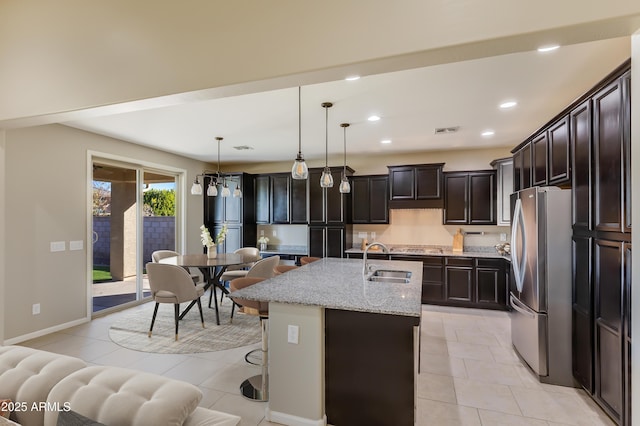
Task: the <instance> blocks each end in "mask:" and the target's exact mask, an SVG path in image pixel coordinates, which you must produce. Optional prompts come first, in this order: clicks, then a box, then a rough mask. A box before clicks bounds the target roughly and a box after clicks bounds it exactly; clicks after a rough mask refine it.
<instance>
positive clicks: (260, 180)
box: [255, 175, 271, 223]
mask: <svg viewBox="0 0 640 426" xmlns="http://www.w3.org/2000/svg"><path fill="white" fill-rule="evenodd" d="M255 181H256V223H269V222H270V221H271V217H270V215H269V198H270V197H269V188H270V186H269V183H270V181H271V179H270V177H269V176H268V175H261V176H256V178H255Z"/></svg>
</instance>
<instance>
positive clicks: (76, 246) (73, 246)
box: [69, 240, 84, 250]
mask: <svg viewBox="0 0 640 426" xmlns="http://www.w3.org/2000/svg"><path fill="white" fill-rule="evenodd" d="M83 248H84V242H83V241H82V240H78V241H69V250H82V249H83Z"/></svg>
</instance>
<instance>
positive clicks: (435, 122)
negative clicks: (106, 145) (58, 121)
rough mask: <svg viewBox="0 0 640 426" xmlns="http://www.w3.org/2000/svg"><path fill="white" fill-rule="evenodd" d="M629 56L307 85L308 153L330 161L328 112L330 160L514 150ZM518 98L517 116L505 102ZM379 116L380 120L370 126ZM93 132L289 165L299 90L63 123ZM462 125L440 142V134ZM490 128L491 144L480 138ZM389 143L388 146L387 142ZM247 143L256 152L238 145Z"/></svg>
mask: <svg viewBox="0 0 640 426" xmlns="http://www.w3.org/2000/svg"><path fill="white" fill-rule="evenodd" d="M629 56H630V39H629V38H628V37H623V38H617V39H609V40H600V41H596V42H590V43H583V44H577V45H571V46H564V47H561V48H560V49H558V50H555V51H553V52H548V53H544V54H543V53H539V52H525V53H515V54H510V55H503V56H496V57H489V58H483V59H478V60H472V61H464V62H457V63H451V64H445V65H438V66H432V67H427V68H420V69H411V70H406V71H400V72H394V73H388V74H379V75H370V76H366V77H363V78H361V79H359V80H357V81H344V80H341V81H334V82H328V83H322V84H314V85H309V86H303V87H302V152H303V154H304V156H305V158H306V159H307V160H319V159H323V158H324V155H325V110H324V109H323V108H322V107H321V103H322V102H325V101H329V102H333V104H334V106H333V107H332V108H330V109H329V110H328V113H329V120H328V128H329V138H328V140H329V155H330V156H331V155H342V149H343V131H342V128H340V126H339V125H340V123H343V122H347V123H350V124H351V126H350V127H349V128H348V129H347V155H356V154H358V153H363V152H366V153H370V154H375V153H379V154H384V153H389V154H390V153H409V152H424V151H428V150H448V149H466V148H484V147H499V146H506V147H513V146H515V145H517V144H518V143H520V142H522V141H523V140H524V139H526V138H527V137H528V136H529V135H530V134H531V133H532V132H534V131H535V130H536V129H538V128H539V127H540V126H542V125H543V124H545V123H546V122H547V121H549V120H550V119H551V118H553V116H555V115H556V114H557V113H559V112H560V111H561V110H562V109H563V108H565V107H566V106H567V105H569V104H570V103H571V102H572V101H573V100H575V99H576V98H577V97H578V96H580V95H581V94H583V93H584V92H586V91H587V90H588V89H589V88H591V87H592V86H593V85H594V84H595V83H597V82H598V81H599V80H600V79H602V78H603V77H605V76H606V75H607V74H608V73H609V72H611V71H612V70H613V69H614V68H615V67H617V66H618V65H620V64H621V63H622V62H623V61H624V60H626V59H627V58H628V57H629ZM505 100H516V101H517V102H518V105H517V106H516V107H515V108H513V109H511V110H500V109H499V108H498V104H500V103H501V102H503V101H505ZM371 114H377V115H379V116H380V117H381V120H380V121H377V122H374V123H372V122H368V121H367V117H368V116H369V115H371ZM63 124H66V125H68V126H72V127H76V128H79V129H84V130H87V131H90V132H94V133H99V134H103V135H107V136H111V137H114V138H117V139H121V140H125V141H129V142H132V143H136V144H140V145H145V146H150V147H154V148H158V149H160V150H164V151H169V152H172V153H176V154H180V155H183V156H185V157H189V158H194V159H198V160H202V161H208V162H215V161H216V159H217V156H216V153H217V145H216V141H215V137H216V136H221V137H223V138H224V140H223V142H222V144H221V160H222V162H223V163H242V162H247V163H253V162H272V161H291V160H293V158H295V154H296V152H297V145H298V89H297V87H292V88H288V89H283V90H275V91H269V92H261V93H255V94H249V95H243V96H235V97H226V98H219V99H211V100H204V101H198V102H191V103H185V104H181V105H176V106H169V107H163V108H156V109H147V110H141V111H135V112H127V113H121V114H114V115H107V116H100V117H93V118H87V119H82V120H77V121H71V122H66V123H63ZM452 126H460V130H459V131H458V132H457V133H455V134H445V135H436V134H434V130H435V128H437V127H452ZM486 129H492V130H494V131H495V135H494V136H492V137H482V136H481V132H483V131H484V130H486ZM382 139H391V140H392V141H393V142H392V143H391V144H388V145H382V144H380V140H382ZM243 145H246V146H250V147H252V148H253V149H252V150H236V149H234V148H233V147H237V146H243Z"/></svg>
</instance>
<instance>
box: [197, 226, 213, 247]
mask: <svg viewBox="0 0 640 426" xmlns="http://www.w3.org/2000/svg"><path fill="white" fill-rule="evenodd" d="M200 229H201V230H202V233H201V234H200V241H202V245H203V246H205V247H213V246H214V245H215V244H214V243H213V239H212V238H211V234H210V233H209V230H208V229H207V227H206V226H204V225H202V226H201V227H200Z"/></svg>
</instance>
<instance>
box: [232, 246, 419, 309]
mask: <svg viewBox="0 0 640 426" xmlns="http://www.w3.org/2000/svg"><path fill="white" fill-rule="evenodd" d="M368 264H369V265H374V266H373V269H392V270H405V271H411V279H410V282H409V283H383V282H372V281H367V280H365V279H364V277H363V276H362V260H359V259H337V258H324V259H321V260H319V261H316V262H312V263H310V264H308V265H304V266H301V267H299V268H296V269H294V270H291V271H289V272H286V273H284V274H282V275H278V276H276V277H273V278H270V279H268V280H265V281H262V282H260V283H258V284H255V285H252V286H251V287H247V288H244V289H242V290H238V291H234V292H232V293H231V296H238V297H242V298H245V299H249V300H262V301H267V302H278V303H291V304H299V305H310V306H321V307H324V308H330V309H342V310H348V311H359V312H371V313H381V314H392V315H402V316H412V317H419V316H420V314H421V306H422V305H421V294H422V263H421V262H409V261H398V260H370V261H369V262H368Z"/></svg>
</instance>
